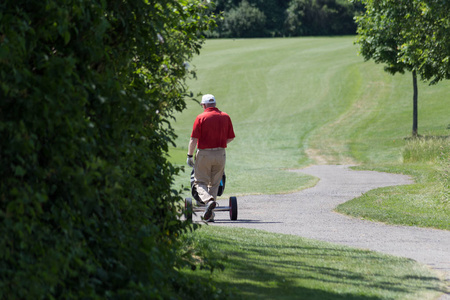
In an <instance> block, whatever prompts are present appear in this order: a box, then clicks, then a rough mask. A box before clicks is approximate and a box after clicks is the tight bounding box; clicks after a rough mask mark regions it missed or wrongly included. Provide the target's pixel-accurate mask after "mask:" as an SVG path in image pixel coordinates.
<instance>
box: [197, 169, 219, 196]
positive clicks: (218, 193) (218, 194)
mask: <svg viewBox="0 0 450 300" xmlns="http://www.w3.org/2000/svg"><path fill="white" fill-rule="evenodd" d="M226 179H227V177H226V176H225V171H224V172H223V175H222V180H220V185H219V191H218V192H217V196H222V194H223V191H224V190H225V181H226ZM194 181H195V179H194V169H192V172H191V194H192V197H194V199H195V200H197V201H200V202H201V200H200V197H199V196H198V193H197V187H196V186H195V184H194Z"/></svg>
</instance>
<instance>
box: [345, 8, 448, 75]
mask: <svg viewBox="0 0 450 300" xmlns="http://www.w3.org/2000/svg"><path fill="white" fill-rule="evenodd" d="M354 2H360V3H362V4H364V5H365V8H366V12H365V14H363V15H362V16H359V17H357V23H358V30H357V31H358V34H359V38H358V43H359V44H360V47H361V54H362V55H363V56H364V58H366V59H374V60H375V61H376V62H381V63H385V64H386V67H385V69H386V71H388V72H390V73H392V74H395V73H397V72H401V73H402V72H403V71H404V70H410V71H412V70H416V71H417V72H418V74H419V75H420V76H421V78H422V79H423V80H427V81H428V80H431V83H432V84H433V83H437V82H439V81H440V80H443V79H450V59H449V57H450V51H449V49H450V37H449V35H448V31H449V29H450V19H449V18H448V16H449V13H450V3H449V2H448V1H439V0H413V1H411V0H400V1H398V0H383V1H374V0H354Z"/></svg>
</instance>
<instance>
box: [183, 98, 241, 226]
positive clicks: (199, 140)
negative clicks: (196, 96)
mask: <svg viewBox="0 0 450 300" xmlns="http://www.w3.org/2000/svg"><path fill="white" fill-rule="evenodd" d="M200 104H201V106H202V107H203V109H204V111H203V113H201V114H199V115H198V116H197V118H196V119H195V122H194V126H193V129H192V134H191V139H190V141H189V148H188V154H187V156H188V158H187V164H188V165H189V166H191V167H193V168H194V170H195V171H194V184H195V185H196V188H197V192H198V196H199V197H200V199H201V201H202V202H203V203H204V204H205V205H206V209H205V212H204V213H203V220H206V221H213V218H212V217H213V209H214V208H215V207H216V197H217V192H218V190H219V185H220V180H221V179H222V175H223V172H224V170H225V160H226V155H225V148H226V147H227V144H228V143H229V142H231V141H232V140H233V139H234V137H235V135H234V131H233V124H232V123H231V119H230V116H229V115H228V114H227V113H225V112H222V111H220V110H219V109H217V108H216V99H215V97H214V96H213V95H211V94H207V95H204V96H203V97H202V102H201V103H200ZM195 147H197V153H196V155H195V163H194V159H193V155H194V151H195Z"/></svg>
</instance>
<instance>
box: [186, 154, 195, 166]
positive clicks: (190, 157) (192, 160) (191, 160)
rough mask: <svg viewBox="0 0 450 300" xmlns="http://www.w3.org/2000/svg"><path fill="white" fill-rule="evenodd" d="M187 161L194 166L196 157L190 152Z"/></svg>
mask: <svg viewBox="0 0 450 300" xmlns="http://www.w3.org/2000/svg"><path fill="white" fill-rule="evenodd" d="M186 163H187V164H188V165H189V166H190V167H192V168H193V167H194V158H193V157H192V155H189V154H188V157H187V160H186Z"/></svg>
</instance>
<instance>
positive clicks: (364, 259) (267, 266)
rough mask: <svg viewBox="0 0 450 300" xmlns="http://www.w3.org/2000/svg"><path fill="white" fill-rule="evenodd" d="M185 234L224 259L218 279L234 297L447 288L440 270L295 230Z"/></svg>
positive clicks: (205, 273) (422, 292)
mask: <svg viewBox="0 0 450 300" xmlns="http://www.w3.org/2000/svg"><path fill="white" fill-rule="evenodd" d="M185 239H186V241H185V242H186V247H189V248H192V249H195V251H197V252H199V253H202V254H203V255H204V257H206V259H211V260H217V261H220V262H221V263H222V264H223V266H224V270H223V271H215V272H214V273H213V274H214V276H213V281H214V282H215V283H216V286H217V287H220V288H222V289H224V290H227V291H231V293H232V294H233V295H234V298H241V299H318V300H319V299H320V300H326V299H333V300H336V299H432V298H433V297H435V296H437V295H438V294H439V293H441V292H442V291H443V290H444V286H443V284H442V281H441V279H440V278H438V277H436V274H435V273H433V272H432V271H431V270H429V269H428V268H426V267H424V266H423V265H420V264H418V263H416V262H414V261H412V260H409V259H404V258H397V257H392V256H388V255H383V254H379V253H375V252H371V251H366V250H358V249H353V248H349V247H345V246H336V245H332V244H329V243H325V242H318V241H314V240H309V239H304V238H300V237H296V236H291V235H280V234H273V233H268V232H265V231H260V230H244V229H239V228H233V229H230V228H221V227H217V226H202V228H201V229H200V230H197V231H196V232H195V233H192V234H188V235H187V236H185ZM183 272H186V273H189V276H193V277H195V278H197V279H198V280H206V279H207V278H210V277H211V276H212V275H211V272H210V271H209V270H197V271H195V272H194V271H191V270H184V271H183Z"/></svg>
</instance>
